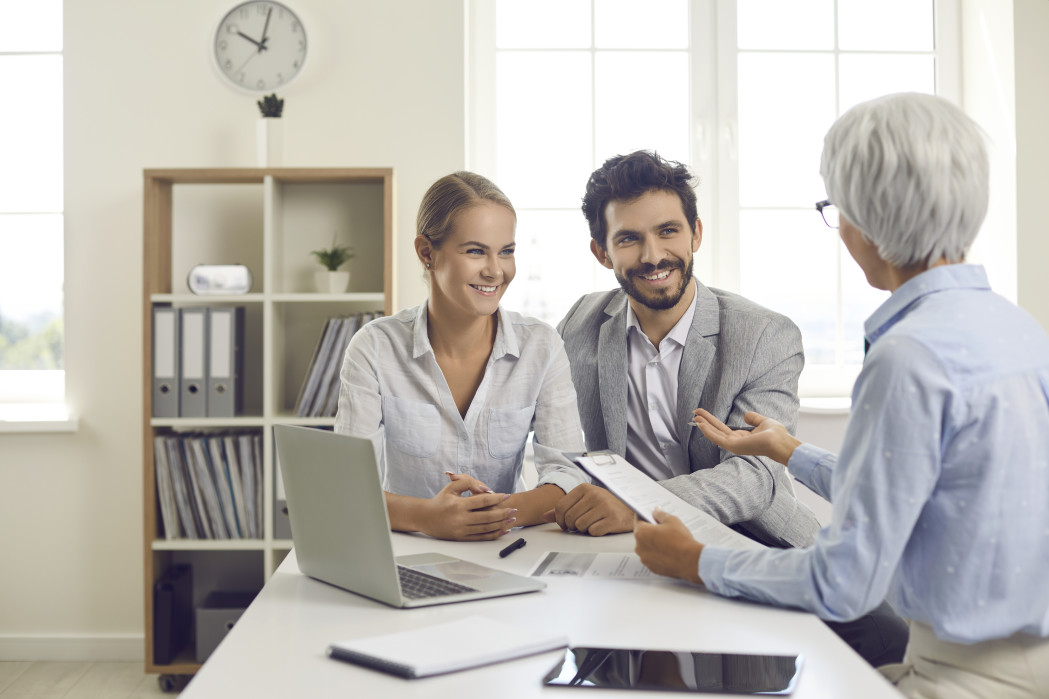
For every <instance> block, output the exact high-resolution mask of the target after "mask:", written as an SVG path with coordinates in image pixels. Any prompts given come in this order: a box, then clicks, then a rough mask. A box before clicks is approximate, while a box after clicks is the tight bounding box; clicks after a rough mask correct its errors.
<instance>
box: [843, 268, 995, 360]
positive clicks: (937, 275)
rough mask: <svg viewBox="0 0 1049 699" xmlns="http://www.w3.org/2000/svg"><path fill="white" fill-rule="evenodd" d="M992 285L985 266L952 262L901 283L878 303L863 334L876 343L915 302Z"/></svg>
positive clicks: (986, 288)
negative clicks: (941, 294)
mask: <svg viewBox="0 0 1049 699" xmlns="http://www.w3.org/2000/svg"><path fill="white" fill-rule="evenodd" d="M990 288H991V285H990V283H989V282H988V281H987V271H986V270H985V269H984V268H983V266H982V265H966V264H949V265H941V266H939V267H933V268H932V269H927V270H925V271H924V272H922V273H921V274H919V275H918V276H916V277H913V278H912V279H908V280H907V281H906V282H904V283H903V284H902V285H900V287H899V288H898V289H896V291H894V292H893V293H892V295H891V296H889V298H888V299H886V301H885V303H883V304H882V305H880V306H878V308H877V309H876V310H875V311H874V313H872V314H871V316H870V318H868V319H867V322H866V323H864V324H863V333H864V335H865V336H866V338H867V341H868V342H871V343H873V342H874V341H875V340H877V339H878V338H879V337H881V336H882V335H884V334H885V333H886V332H887V331H888V330H889V329H890V328H891V327H892V326H894V325H895V324H896V323H898V322H899V321H900V319H902V318H903V317H904V316H905V315H906V314H907V312H908V310H909V309H910V307H911V306H912V305H913V304H914V303H915V302H917V301H919V300H921V299H922V298H924V297H926V296H929V295H931V294H935V293H937V292H939V291H947V290H948V289H985V290H990Z"/></svg>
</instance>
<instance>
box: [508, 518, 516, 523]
mask: <svg viewBox="0 0 1049 699" xmlns="http://www.w3.org/2000/svg"><path fill="white" fill-rule="evenodd" d="M516 521H517V517H507V518H506V523H507V524H513V523H514V522H516Z"/></svg>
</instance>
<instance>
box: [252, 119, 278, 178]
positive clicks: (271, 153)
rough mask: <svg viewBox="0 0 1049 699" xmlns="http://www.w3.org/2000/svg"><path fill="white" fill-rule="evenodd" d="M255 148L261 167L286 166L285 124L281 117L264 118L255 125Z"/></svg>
mask: <svg viewBox="0 0 1049 699" xmlns="http://www.w3.org/2000/svg"><path fill="white" fill-rule="evenodd" d="M255 146H256V155H257V156H258V161H259V167H280V166H281V165H283V164H284V122H282V121H281V119H280V117H262V118H261V119H259V120H258V121H257V122H256V123H255Z"/></svg>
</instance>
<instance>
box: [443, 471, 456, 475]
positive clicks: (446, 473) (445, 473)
mask: <svg viewBox="0 0 1049 699" xmlns="http://www.w3.org/2000/svg"><path fill="white" fill-rule="evenodd" d="M444 475H446V476H454V475H455V474H454V473H452V472H451V471H445V472H444Z"/></svg>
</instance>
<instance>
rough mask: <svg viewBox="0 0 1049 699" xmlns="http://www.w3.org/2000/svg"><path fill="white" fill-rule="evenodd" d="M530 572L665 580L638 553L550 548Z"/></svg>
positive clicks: (532, 574) (536, 575)
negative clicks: (569, 550)
mask: <svg viewBox="0 0 1049 699" xmlns="http://www.w3.org/2000/svg"><path fill="white" fill-rule="evenodd" d="M529 575H531V576H533V577H541V576H544V575H545V576H554V577H563V578H618V579H620V580H645V579H651V580H665V579H666V578H664V577H663V576H661V575H656V574H655V573H653V572H652V571H651V570H649V569H648V568H646V567H645V566H644V565H643V564H642V563H641V559H640V558H639V557H638V556H637V554H633V553H607V552H606V553H592V552H591V553H587V552H583V551H572V552H568V551H548V552H547V553H546V554H544V555H543V557H542V558H540V559H539V563H537V564H536V566H535V567H534V568H533V569H532V572H531V573H529Z"/></svg>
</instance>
